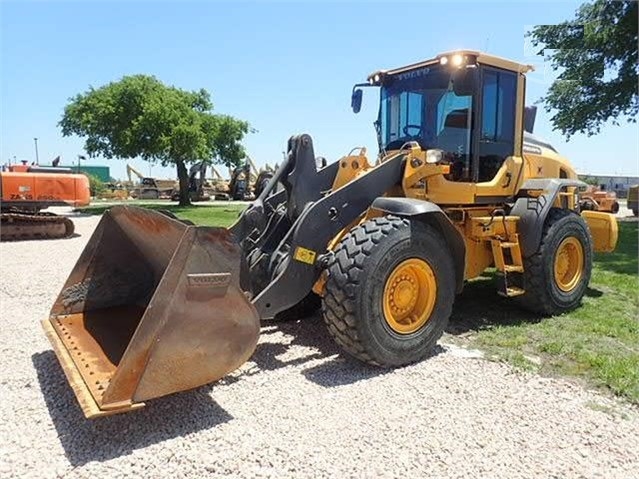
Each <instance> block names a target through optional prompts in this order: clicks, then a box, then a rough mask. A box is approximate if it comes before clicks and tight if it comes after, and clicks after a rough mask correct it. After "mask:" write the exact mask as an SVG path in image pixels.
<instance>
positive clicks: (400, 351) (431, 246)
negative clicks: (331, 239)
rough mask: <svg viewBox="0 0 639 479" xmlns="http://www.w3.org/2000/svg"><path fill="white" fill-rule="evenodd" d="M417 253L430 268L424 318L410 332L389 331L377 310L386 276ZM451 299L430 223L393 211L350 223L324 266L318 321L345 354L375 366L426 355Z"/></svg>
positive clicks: (447, 261)
mask: <svg viewBox="0 0 639 479" xmlns="http://www.w3.org/2000/svg"><path fill="white" fill-rule="evenodd" d="M410 258H418V259H421V260H423V261H425V262H426V263H428V265H429V266H430V268H431V269H432V271H433V273H434V276H435V282H436V285H437V293H436V299H435V304H434V307H433V310H432V313H431V315H430V317H429V319H428V321H427V322H426V323H425V324H424V325H423V326H422V327H421V328H419V329H418V330H416V331H414V332H412V333H410V334H399V333H397V332H395V331H394V330H393V329H391V327H390V326H389V324H388V323H387V321H386V319H385V318H384V311H383V293H384V286H385V282H386V279H387V278H388V277H389V275H390V274H391V273H392V271H393V270H394V269H395V267H396V266H397V265H398V264H400V263H401V262H402V261H404V260H406V259H410ZM454 298H455V272H454V265H453V261H452V257H451V254H450V251H449V249H448V247H447V245H446V242H445V241H444V238H443V237H442V235H441V234H440V233H439V231H438V230H436V229H435V228H433V227H431V226H429V225H427V224H424V223H422V222H420V221H409V220H407V219H403V218H398V217H396V216H385V217H380V218H374V219H372V220H369V221H366V222H365V223H363V224H361V225H359V226H357V227H355V228H353V230H351V232H350V233H349V234H348V235H346V237H344V239H343V240H342V241H341V242H340V244H339V245H338V247H337V248H336V250H335V253H334V255H333V257H332V259H331V260H330V263H329V266H328V279H327V282H326V294H325V296H324V298H323V301H322V309H323V316H324V321H325V323H326V325H327V327H328V330H329V332H330V334H331V335H332V336H333V338H334V339H335V341H336V342H337V343H338V344H339V345H340V346H341V347H342V348H343V349H344V350H345V351H346V352H347V353H349V354H351V355H352V356H354V357H356V358H357V359H360V360H361V361H364V362H366V363H370V364H373V365H377V366H384V367H396V366H403V365H406V364H410V363H413V362H416V361H419V360H421V359H423V358H425V357H426V356H428V355H429V354H430V353H431V351H432V349H433V348H434V347H435V344H436V343H437V341H438V340H439V338H440V337H441V335H442V334H443V332H444V329H445V328H446V325H447V324H448V319H449V317H450V314H451V311H452V306H453V301H454Z"/></svg>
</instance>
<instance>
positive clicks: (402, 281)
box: [384, 258, 437, 334]
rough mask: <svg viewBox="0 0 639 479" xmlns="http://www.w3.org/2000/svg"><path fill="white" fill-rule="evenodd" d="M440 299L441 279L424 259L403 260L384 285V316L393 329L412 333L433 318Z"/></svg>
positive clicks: (403, 332) (402, 332)
mask: <svg viewBox="0 0 639 479" xmlns="http://www.w3.org/2000/svg"><path fill="white" fill-rule="evenodd" d="M436 299H437V281H436V279H435V274H434V273H433V270H432V268H431V267H430V265H429V264H428V263H427V262H426V261H424V260H421V259H417V258H410V259H407V260H404V261H402V262H401V263H400V264H399V265H397V267H396V268H395V269H394V270H393V272H392V273H391V274H390V276H389V277H388V279H387V280H386V285H385V286H384V319H386V322H387V323H388V325H389V326H390V327H391V329H392V330H393V331H395V332H396V333H399V334H411V333H414V332H415V331H417V330H418V329H419V328H421V327H422V326H424V324H426V323H427V322H428V320H429V319H430V315H431V313H432V312H433V308H434V307H435V300H436Z"/></svg>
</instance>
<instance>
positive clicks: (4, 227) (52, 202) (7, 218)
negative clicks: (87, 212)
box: [0, 164, 91, 241]
mask: <svg viewBox="0 0 639 479" xmlns="http://www.w3.org/2000/svg"><path fill="white" fill-rule="evenodd" d="M0 197H1V198H2V201H1V202H0V207H1V216H0V219H1V224H0V239H2V241H9V240H23V239H40V238H42V239H44V238H66V237H69V236H72V235H73V232H74V229H75V228H74V225H73V221H71V219H70V218H67V217H66V216H60V215H56V214H54V213H49V212H44V211H42V210H44V209H46V208H48V207H50V206H85V205H88V204H89V202H90V200H91V196H90V190H89V179H88V178H87V176H86V175H83V174H76V173H73V171H72V170H71V169H69V168H57V167H41V166H34V165H32V166H28V165H26V164H24V165H13V166H8V167H4V168H3V171H2V172H0Z"/></svg>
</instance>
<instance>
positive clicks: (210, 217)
mask: <svg viewBox="0 0 639 479" xmlns="http://www.w3.org/2000/svg"><path fill="white" fill-rule="evenodd" d="M111 206H113V204H109V205H99V204H98V205H91V206H87V207H85V208H78V209H77V210H76V211H79V212H81V213H86V214H92V215H101V214H102V213H104V212H105V211H106V210H107V209H109V208H110V207H111ZM133 206H141V207H144V208H149V209H152V210H167V211H170V212H171V213H173V214H174V215H175V216H177V217H178V218H182V219H185V220H190V221H192V222H193V223H195V224H197V225H202V226H224V227H226V226H231V225H232V224H233V223H234V222H235V220H237V217H238V215H239V214H240V213H241V212H242V211H243V210H244V208H246V205H243V204H239V205H234V204H222V205H216V204H211V205H209V204H203V203H200V204H198V205H194V206H177V205H175V204H171V203H166V204H162V203H144V202H137V203H135V204H134V205H133Z"/></svg>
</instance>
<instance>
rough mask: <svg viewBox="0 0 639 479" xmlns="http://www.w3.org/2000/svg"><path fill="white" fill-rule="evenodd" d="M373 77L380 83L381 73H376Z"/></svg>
mask: <svg viewBox="0 0 639 479" xmlns="http://www.w3.org/2000/svg"><path fill="white" fill-rule="evenodd" d="M373 79H374V80H375V83H379V80H380V76H379V73H375V77H374V78H373Z"/></svg>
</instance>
